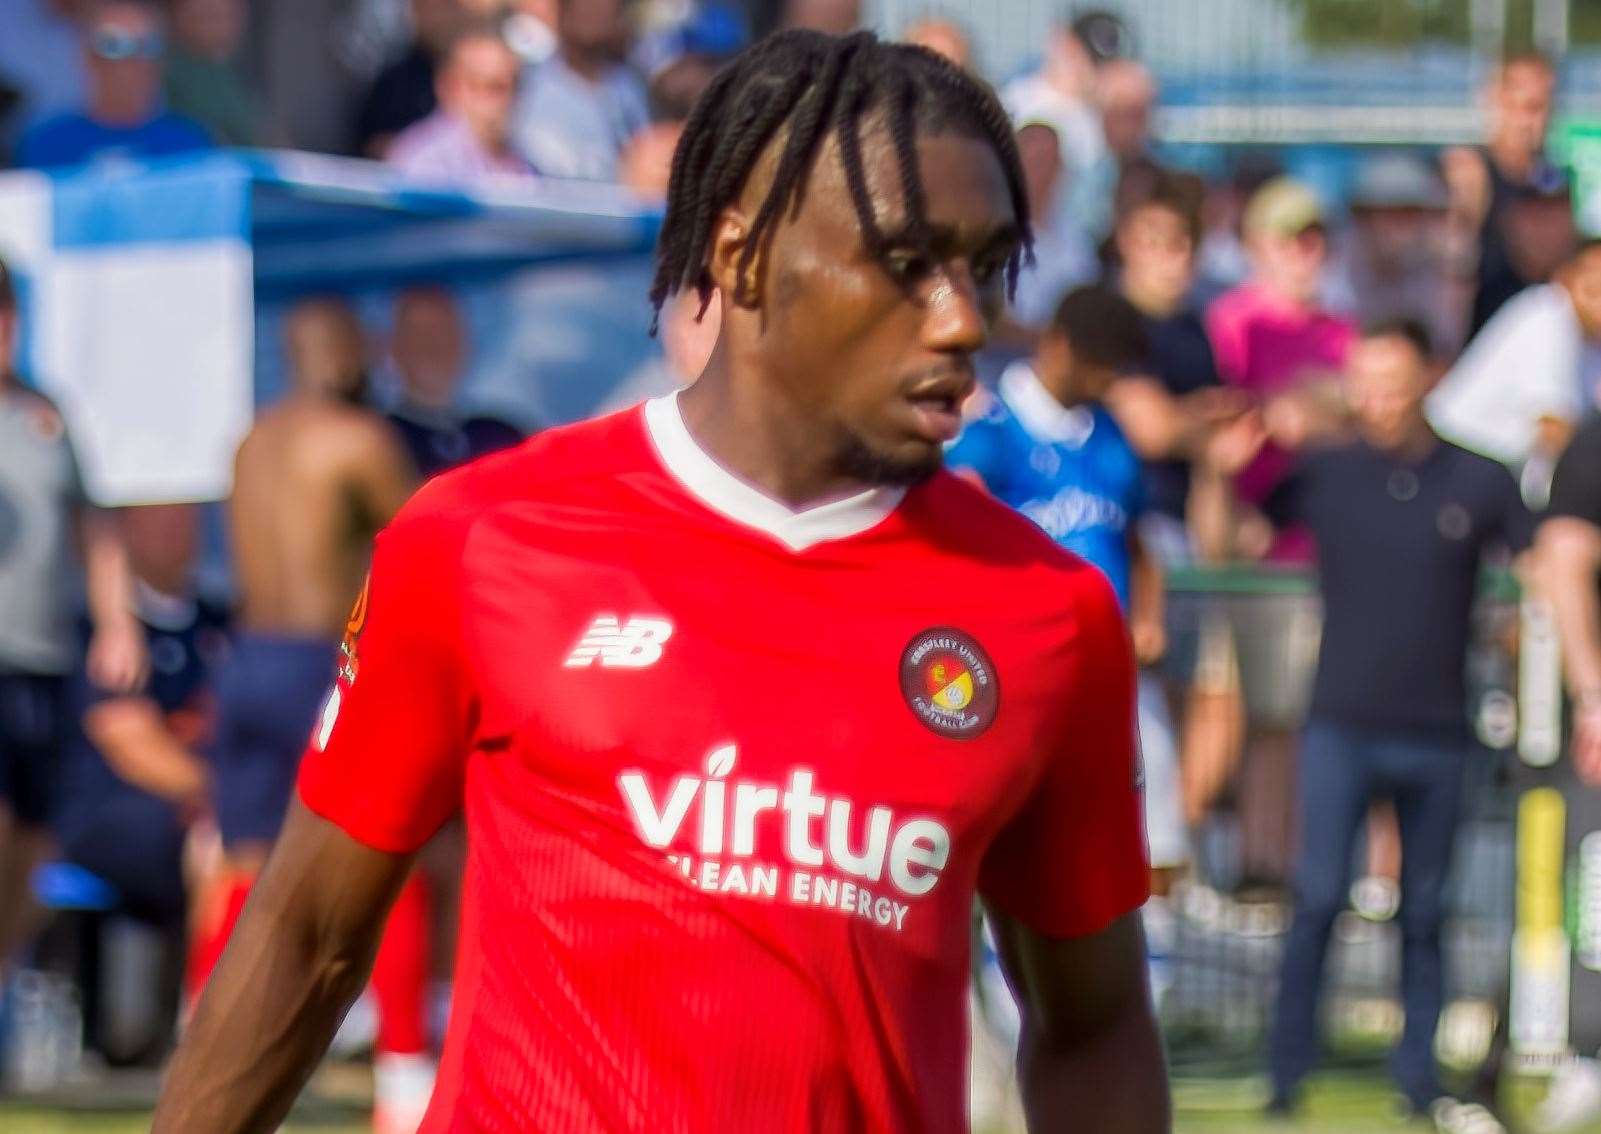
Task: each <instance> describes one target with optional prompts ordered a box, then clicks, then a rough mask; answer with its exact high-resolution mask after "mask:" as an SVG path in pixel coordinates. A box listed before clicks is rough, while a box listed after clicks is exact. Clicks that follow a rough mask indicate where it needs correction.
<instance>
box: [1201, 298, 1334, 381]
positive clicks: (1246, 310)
mask: <svg viewBox="0 0 1601 1134" xmlns="http://www.w3.org/2000/svg"><path fill="white" fill-rule="evenodd" d="M1206 332H1207V335H1208V336H1209V337H1210V338H1211V340H1212V351H1213V353H1214V354H1215V355H1216V356H1217V368H1218V372H1219V373H1220V374H1222V376H1223V380H1224V381H1225V382H1228V383H1229V384H1231V385H1234V386H1240V387H1243V388H1244V389H1247V390H1255V391H1257V392H1259V393H1263V394H1276V393H1278V392H1280V391H1281V390H1287V389H1290V388H1292V387H1293V386H1295V385H1297V384H1298V383H1300V382H1302V381H1304V380H1305V379H1307V378H1310V377H1327V376H1328V374H1329V373H1330V372H1333V371H1338V370H1339V369H1340V368H1341V367H1343V366H1344V365H1345V356H1346V353H1347V352H1348V351H1349V350H1350V349H1351V342H1352V340H1354V339H1355V338H1356V327H1355V325H1353V324H1352V323H1351V321H1350V320H1349V319H1344V318H1342V317H1340V316H1338V315H1332V314H1330V313H1329V312H1327V311H1323V310H1320V309H1318V308H1315V307H1301V306H1298V305H1294V304H1291V303H1289V302H1287V301H1286V300H1283V299H1281V298H1279V297H1278V296H1276V295H1273V294H1271V293H1269V292H1267V291H1265V290H1263V289H1262V288H1260V287H1257V286H1256V285H1254V284H1249V283H1247V284H1241V285H1240V286H1239V287H1237V288H1235V289H1234V290H1233V291H1229V292H1225V293H1224V294H1223V295H1220V296H1218V298H1217V300H1216V301H1215V302H1213V304H1212V306H1211V307H1209V308H1207V312H1206Z"/></svg>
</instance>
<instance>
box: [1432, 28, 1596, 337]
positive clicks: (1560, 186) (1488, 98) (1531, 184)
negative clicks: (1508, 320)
mask: <svg viewBox="0 0 1601 1134" xmlns="http://www.w3.org/2000/svg"><path fill="white" fill-rule="evenodd" d="M1556 86H1557V74H1556V68H1555V67H1554V66H1552V64H1551V61H1550V60H1549V59H1547V58H1546V57H1545V56H1544V55H1541V54H1539V53H1537V52H1525V53H1522V54H1518V55H1514V56H1512V57H1510V58H1509V59H1507V60H1506V61H1505V62H1504V63H1502V64H1501V66H1500V67H1498V68H1496V71H1495V73H1494V75H1493V76H1492V77H1491V79H1490V82H1489V85H1488V87H1487V88H1486V90H1485V92H1484V95H1485V102H1486V104H1487V106H1488V110H1489V115H1488V118H1489V136H1488V138H1486V140H1485V144H1484V146H1483V147H1482V148H1480V149H1476V150H1470V149H1457V150H1451V151H1448V152H1447V153H1446V154H1445V157H1444V162H1443V168H1444V171H1445V179H1446V184H1447V186H1448V188H1449V190H1450V196H1451V210H1452V215H1453V217H1454V219H1455V221H1456V223H1457V224H1458V225H1460V226H1461V227H1462V228H1464V229H1465V230H1466V231H1467V232H1468V233H1469V234H1471V237H1472V239H1473V240H1474V242H1475V243H1476V245H1477V256H1476V265H1475V271H1474V290H1473V302H1472V307H1471V311H1470V314H1469V318H1468V335H1469V337H1472V336H1473V335H1476V334H1478V332H1479V330H1480V329H1481V328H1482V327H1484V325H1485V324H1486V323H1488V322H1489V321H1490V318H1491V316H1493V315H1494V314H1495V313H1496V311H1497V310H1499V309H1500V307H1501V305H1502V304H1504V303H1505V302H1507V300H1509V299H1511V298H1512V297H1513V296H1514V295H1517V294H1518V292H1520V291H1522V290H1523V289H1524V288H1525V287H1528V286H1529V285H1530V284H1531V283H1536V282H1541V281H1542V277H1539V276H1535V275H1530V274H1526V272H1525V270H1523V269H1521V268H1520V266H1519V264H1518V263H1517V260H1516V256H1515V246H1516V241H1515V238H1514V237H1513V234H1512V233H1510V232H1509V231H1508V219H1509V215H1510V214H1512V213H1514V212H1516V211H1518V209H1519V208H1520V207H1522V206H1524V205H1527V204H1531V203H1532V204H1534V205H1536V206H1538V204H1539V203H1540V202H1541V201H1543V200H1546V199H1549V198H1551V197H1553V196H1559V197H1561V198H1563V199H1565V198H1566V186H1565V185H1564V183H1563V178H1562V174H1561V171H1559V170H1558V169H1557V168H1556V166H1554V165H1552V164H1551V162H1550V161H1548V160H1547V159H1546V157H1545V141H1546V132H1547V130H1548V129H1549V128H1550V125H1551V109H1552V106H1553V104H1554V102H1555V97H1556Z"/></svg>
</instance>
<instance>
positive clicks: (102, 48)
mask: <svg viewBox="0 0 1601 1134" xmlns="http://www.w3.org/2000/svg"><path fill="white" fill-rule="evenodd" d="M166 46H167V45H166V43H165V41H164V40H163V39H162V38H161V34H160V33H159V32H150V33H148V34H146V35H136V34H134V33H133V32H128V31H123V30H122V29H121V28H95V29H94V31H93V32H91V33H90V36H89V50H90V51H91V52H93V53H94V56H95V58H96V59H106V60H109V61H111V62H114V63H116V62H121V61H122V60H125V59H160V58H161V56H162V55H163V53H164V52H165V50H166Z"/></svg>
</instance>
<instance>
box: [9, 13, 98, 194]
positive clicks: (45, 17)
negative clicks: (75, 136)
mask: <svg viewBox="0 0 1601 1134" xmlns="http://www.w3.org/2000/svg"><path fill="white" fill-rule="evenodd" d="M81 7H82V3H81V0H9V2H8V3H7V5H6V15H5V26H6V34H5V35H3V36H0V163H3V161H4V159H5V157H6V156H8V155H9V154H10V153H11V150H12V148H13V144H14V142H15V141H16V139H17V137H18V135H19V134H20V133H21V132H22V130H23V129H24V128H25V127H27V126H29V125H31V124H33V123H34V122H37V121H39V120H40V119H42V118H45V117H47V116H49V115H52V114H59V113H62V112H63V111H67V110H71V109H73V108H74V107H76V106H78V105H79V104H80V103H82V101H83V92H84V90H85V89H86V88H87V86H88V80H87V78H86V76H85V75H84V65H83V49H82V47H81V46H80V44H79V37H78V29H77V26H76V25H77V21H78V18H79V9H80V8H81Z"/></svg>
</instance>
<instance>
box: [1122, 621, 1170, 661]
mask: <svg viewBox="0 0 1601 1134" xmlns="http://www.w3.org/2000/svg"><path fill="white" fill-rule="evenodd" d="M1129 637H1130V638H1131V639H1132V640H1133V644H1134V660H1135V661H1137V662H1139V663H1140V665H1142V666H1144V665H1155V664H1156V663H1157V662H1159V661H1161V660H1162V655H1163V654H1165V653H1167V627H1166V626H1164V625H1162V620H1161V619H1160V618H1152V617H1141V616H1139V615H1136V616H1135V617H1134V618H1132V619H1130V621H1129Z"/></svg>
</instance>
